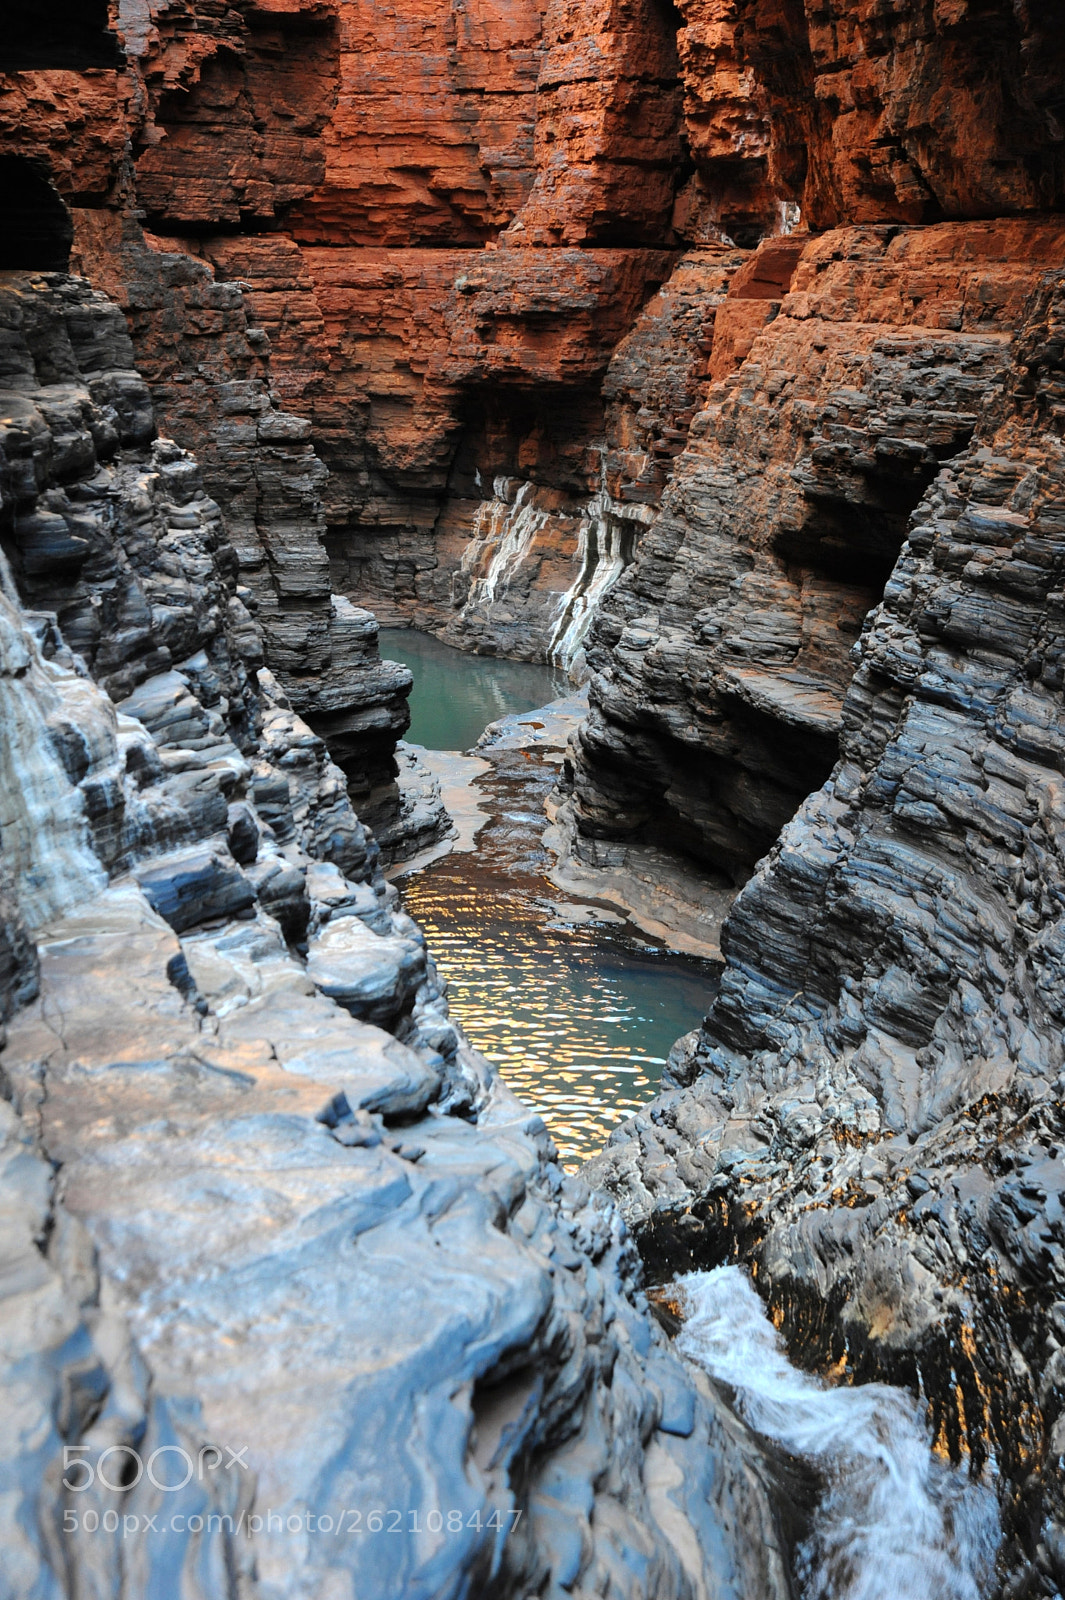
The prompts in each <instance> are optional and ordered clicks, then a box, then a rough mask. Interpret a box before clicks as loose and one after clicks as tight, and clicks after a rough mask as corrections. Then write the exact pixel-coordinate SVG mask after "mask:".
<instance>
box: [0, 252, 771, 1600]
mask: <svg viewBox="0 0 1065 1600" xmlns="http://www.w3.org/2000/svg"><path fill="white" fill-rule="evenodd" d="M0 330H2V339H0V517H2V519H3V520H2V526H3V533H4V543H5V545H8V546H9V547H10V549H11V559H10V562H9V560H8V558H7V557H6V556H5V557H3V558H2V559H0V726H2V728H3V738H2V740H0V780H2V781H0V861H2V864H3V867H2V874H0V917H2V921H0V1027H3V1026H6V1032H5V1033H4V1034H3V1035H0V1042H2V1043H3V1044H4V1049H3V1055H2V1064H0V1085H2V1088H3V1097H2V1098H0V1219H2V1223H3V1228H4V1251H5V1273H4V1277H3V1284H2V1289H0V1333H2V1337H0V1378H2V1383H0V1412H2V1415H3V1419H4V1427H3V1437H4V1442H5V1448H4V1460H3V1462H2V1464H0V1476H2V1483H3V1496H2V1508H0V1521H2V1526H3V1549H4V1568H3V1583H4V1592H5V1593H6V1594H11V1595H13V1596H25V1597H27V1600H29V1597H31V1596H36V1597H40V1596H60V1595H69V1594H81V1593H85V1592H89V1591H90V1590H91V1592H92V1593H94V1594H98V1595H111V1596H115V1597H116V1600H117V1597H119V1596H123V1595H131V1594H136V1595H152V1596H155V1595H158V1594H160V1593H164V1592H178V1591H179V1590H180V1592H181V1593H183V1594H189V1595H193V1596H203V1597H204V1600H207V1597H211V1600H216V1597H217V1596H219V1595H232V1596H250V1595H253V1594H256V1593H263V1594H270V1595H293V1596H295V1595H297V1594H298V1595H301V1596H312V1595H313V1596H321V1597H323V1600H324V1597H326V1596H336V1595H339V1594H349V1595H356V1594H367V1593H373V1594H381V1595H385V1594H398V1593H400V1592H402V1593H404V1594H406V1595H411V1596H424V1597H425V1600H433V1597H437V1596H443V1595H455V1594H462V1593H472V1592H477V1593H483V1594H488V1593H495V1594H499V1595H509V1594H516V1593H525V1592H537V1591H539V1592H543V1593H555V1594H561V1593H563V1592H566V1593H571V1594H586V1595H589V1596H592V1595H597V1594H602V1593H604V1592H606V1589H607V1588H608V1587H609V1588H610V1590H611V1591H612V1592H614V1593H617V1594H622V1595H627V1596H631V1597H632V1600H652V1596H653V1597H655V1600H659V1597H662V1596H673V1597H676V1600H694V1597H696V1596H699V1595H703V1594H706V1593H707V1592H708V1586H712V1591H713V1593H715V1594H723V1595H724V1594H727V1595H734V1596H736V1600H741V1597H742V1596H743V1595H745V1594H747V1593H751V1592H758V1593H759V1594H768V1595H772V1596H779V1597H780V1600H786V1596H787V1595H788V1593H789V1580H788V1576H787V1570H788V1565H787V1555H786V1548H785V1547H786V1540H787V1532H786V1529H785V1528H784V1526H783V1524H782V1523H781V1521H780V1518H779V1516H778V1512H777V1509H776V1507H775V1504H774V1497H773V1494H772V1470H771V1469H770V1468H769V1467H768V1466H767V1464H766V1463H765V1462H764V1461H763V1460H762V1458H761V1455H760V1452H759V1451H758V1450H757V1448H756V1445H755V1442H754V1440H753V1438H752V1437H751V1436H750V1435H749V1434H748V1433H747V1431H746V1430H745V1429H744V1428H743V1426H742V1425H741V1424H740V1423H739V1422H738V1420H737V1419H736V1418H735V1417H734V1416H733V1415H732V1414H731V1412H729V1411H728V1410H727V1408H726V1407H725V1406H724V1405H723V1403H722V1402H721V1400H720V1399H719V1398H718V1396H717V1395H716V1393H715V1392H714V1391H713V1390H712V1388H711V1387H710V1386H709V1384H708V1383H706V1382H705V1381H700V1380H699V1379H697V1378H695V1377H693V1376H692V1374H690V1373H689V1372H688V1371H687V1369H686V1368H685V1366H684V1365H683V1363H682V1362H681V1360H680V1359H679V1357H678V1356H677V1355H676V1354H675V1353H674V1351H673V1350H672V1347H671V1346H670V1344H669V1342H668V1340H667V1339H666V1337H665V1335H664V1334H663V1333H662V1331H661V1330H660V1329H659V1328H658V1326H657V1324H656V1323H655V1321H654V1320H653V1318H652V1317H651V1316H650V1313H649V1310H648V1306H647V1302H646V1300H645V1298H644V1296H643V1294H642V1292H641V1290H640V1287H639V1265H638V1259H637V1257H636V1255H635V1252H634V1250H633V1248H632V1245H631V1242H630V1240H629V1239H628V1236H627V1235H626V1233H625V1231H624V1228H623V1227H622V1225H621V1223H620V1219H619V1217H618V1214H617V1212H616V1210H615V1209H614V1207H613V1206H612V1205H611V1204H610V1203H609V1202H607V1201H605V1200H604V1199H603V1198H602V1196H595V1195H592V1194H591V1193H590V1191H589V1190H588V1189H587V1187H586V1186H584V1185H582V1184H580V1183H579V1182H577V1181H576V1180H574V1179H572V1178H569V1177H566V1176H565V1175H564V1174H563V1173H562V1172H561V1171H560V1169H559V1168H558V1166H557V1164H556V1159H555V1152H554V1148H553V1146H552V1144H551V1142H550V1140H549V1138H548V1136H547V1133H546V1130H545V1128H544V1125H543V1123H542V1122H541V1121H540V1119H539V1118H538V1117H536V1116H533V1115H530V1114H529V1112H528V1111H527V1110H526V1109H525V1108H524V1107H522V1106H520V1105H519V1104H518V1102H517V1101H515V1100H514V1098H513V1097H512V1096H511V1095H510V1094H509V1092H508V1091H507V1089H506V1088H505V1086H504V1085H503V1084H502V1083H501V1081H500V1080H499V1079H498V1078H497V1077H496V1076H495V1075H494V1073H493V1071H492V1069H491V1068H490V1067H489V1065H488V1063H487V1062H485V1061H484V1060H483V1059H481V1058H480V1057H478V1056H477V1055H476V1053H475V1052H474V1051H473V1050H471V1048H470V1047H469V1045H468V1044H467V1043H466V1042H465V1040H464V1039H463V1038H462V1036H461V1034H460V1033H459V1031H458V1030H457V1029H456V1027H455V1026H454V1025H453V1024H452V1023H451V1022H450V1021H449V1019H448V1016H447V1007H446V1000H445V997H444V990H443V985H442V984H441V982H440V980H439V978H438V976H437V974H436V970H435V966H434V963H433V960H432V957H431V955H430V954H429V953H428V952H427V951H426V948H425V940H424V937H423V935H422V934H421V932H420V930H419V929H418V928H417V927H416V925H415V924H414V923H413V922H412V921H411V919H410V918H409V917H408V916H406V915H405V914H404V913H403V912H402V911H401V910H400V909H399V906H398V898H397V895H396V892H395V890H394V889H393V888H391V887H390V886H389V885H387V884H386V883H385V881H384V879H383V877H382V875H381V872H380V867H379V860H378V849H377V846H376V844H375V843H374V842H373V840H372V838H371V836H370V835H369V834H368V833H367V831H366V830H365V829H364V828H363V826H362V824H361V823H360V822H359V821H358V819H357V818H356V816H355V813H354V811H353V810H352V807H351V803H350V800H349V798H348V793H347V784H346V781H345V777H344V774H343V773H342V772H341V771H340V770H339V768H338V767H337V766H336V765H335V764H334V763H333V762H332V761H331V760H330V758H329V756H328V753H327V751H326V748H325V746H324V744H323V742H322V740H321V739H320V738H318V736H317V735H316V734H315V733H314V732H313V731H312V729H311V728H310V726H309V725H308V724H307V723H306V722H305V721H304V720H303V719H302V718H301V717H300V716H299V715H298V714H297V713H296V711H295V710H294V709H293V707H292V705H291V703H290V702H289V700H288V699H287V698H286V697H285V695H284V693H283V692H282V690H281V687H280V685H279V682H278V679H277V678H276V677H275V676H274V674H273V673H272V672H270V670H269V669H268V668H266V667H264V666H262V665H261V663H262V657H263V648H264V639H263V636H262V634H261V633H260V631H259V628H258V626H257V624H256V623H255V621H254V619H253V617H252V616H251V614H250V613H249V611H248V609H247V607H246V606H245V605H244V603H243V601H242V600H241V598H240V587H241V586H240V582H239V579H240V576H241V574H240V571H239V569H238V563H237V560H236V557H235V554H234V550H233V547H232V545H231V544H230V543H229V542H228V541H227V540H226V539H225V537H224V534H223V516H222V512H221V509H220V507H219V505H218V503H217V502H216V501H214V500H213V499H212V498H211V497H210V496H209V495H208V494H207V492H206V490H205V488H204V480H203V475H202V473H201V469H200V467H199V464H198V462H197V461H196V459H195V458H194V457H192V456H191V455H190V454H189V453H188V452H186V451H184V450H182V449H181V448H180V447H179V446H177V445H176V444H175V443H173V442H172V441H170V440H168V439H165V438H159V437H158V436H157V433H156V427H155V418H154V414H153V409H152V405H151V400H150V397H149V394H148V389H147V386H146V384H145V382H144V380H143V379H142V377H141V376H140V375H139V373H138V372H137V370H136V368H135V365H134V361H133V348H132V345H131V343H130V339H129V335H128V333H127V330H126V325H125V321H124V319H123V317H122V315H121V312H120V311H119V310H118V308H117V307H116V306H115V305H114V304H112V303H111V302H110V301H108V300H107V299H106V298H105V297H104V296H103V295H102V294H100V293H99V292H97V291H94V290H92V289H90V288H89V287H88V285H87V284H86V283H85V282H84V281H83V280H81V279H77V278H71V277H68V276H66V275H63V274H58V273H50V274H37V273H25V274H22V273H7V274H4V276H3V278H2V279H0ZM343 614H344V613H343V612H342V615H343ZM371 620H372V619H369V618H366V617H365V616H364V615H363V614H362V613H359V612H356V611H355V609H354V608H349V615H348V621H349V623H350V626H351V628H352V629H353V630H354V629H356V628H358V629H360V630H361V632H362V635H363V637H365V638H367V639H369V637H370V634H369V631H368V630H369V628H370V623H371ZM386 1519H390V1521H391V1523H392V1526H391V1528H390V1533H391V1535H392V1536H391V1537H389V1538H376V1537H372V1535H373V1534H374V1533H375V1532H376V1531H378V1524H379V1525H380V1527H381V1529H382V1530H383V1527H384V1526H385V1525H386ZM397 1519H398V1521H397ZM752 1526H755V1527H758V1528H759V1530H760V1537H759V1540H758V1542H757V1544H756V1546H755V1547H753V1548H749V1547H748V1545H747V1535H746V1530H749V1529H750V1528H751V1527H752ZM739 1528H742V1529H744V1530H745V1532H744V1535H743V1537H742V1538H740V1537H737V1536H736V1535H734V1534H733V1533H730V1532H729V1530H730V1529H739ZM397 1531H398V1536H397Z"/></svg>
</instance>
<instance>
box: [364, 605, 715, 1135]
mask: <svg viewBox="0 0 1065 1600" xmlns="http://www.w3.org/2000/svg"><path fill="white" fill-rule="evenodd" d="M381 654H382V656H386V657H388V658H389V659H391V660H393V661H404V662H406V663H407V665H408V666H409V667H410V668H411V671H412V672H413V674H414V690H413V693H412V695H411V702H410V703H411V716H412V721H411V727H410V731H409V732H408V734H407V739H408V740H409V741H410V742H411V743H413V744H418V745H422V746H424V747H425V748H426V749H428V750H467V749H469V748H470V747H471V746H473V745H474V744H475V743H476V741H477V739H478V737H479V736H480V734H481V733H482V732H483V730H484V728H485V726H486V724H488V723H490V722H493V721H495V720H497V719H499V718H501V717H503V716H506V715H507V714H514V713H519V714H521V713H527V712H530V711H533V710H535V709H536V708H538V707H540V706H543V705H544V704H545V703H547V702H549V701H551V700H553V699H554V698H555V697H557V696H558V695H564V694H567V693H572V686H571V685H569V684H568V683H567V682H566V681H565V679H564V678H562V677H561V676H560V675H559V674H557V673H555V672H554V671H553V670H552V669H550V668H548V667H544V666H537V665H532V664H528V663H524V662H518V661H502V660H499V659H496V658H493V657H487V656H472V655H467V654H465V653H464V652H462V651H459V650H453V649H451V648H449V647H448V646H447V645H444V644H441V643H440V642H439V641H438V640H436V639H434V638H432V637H431V636H429V635H426V634H420V633H416V632H414V631H412V630H407V629H382V630H381ZM559 759H560V758H559V755H558V753H557V752H554V753H552V752H546V753H544V754H543V755H541V754H540V752H538V751H535V750H533V751H529V750H510V751H506V752H503V753H500V754H498V755H496V756H495V758H494V760H493V764H492V767H491V769H490V770H489V771H487V772H484V773H482V774H481V775H480V776H479V777H478V778H477V779H476V780H475V789H476V791H477V803H478V806H479V808H480V810H482V811H483V812H484V813H485V814H486V818H487V820H486V822H485V825H484V827H483V828H482V829H481V831H480V832H479V833H478V835H477V840H476V847H475V848H474V849H473V850H465V851H456V852H454V853H452V854H450V855H448V856H446V857H444V858H443V859H442V860H438V861H436V862H434V863H432V864H431V865H429V866H428V867H426V868H424V869H423V870H421V871H415V872H411V873H408V874H406V875H405V876H403V877H400V878H399V879H397V884H398V887H399V888H400V889H401V891H402V893H403V897H404V900H405V902H406V904H407V907H408V909H409V910H410V913H411V915H412V916H413V917H415V918H416V920H417V921H418V922H419V923H420V924H421V926H422V927H423V928H424V929H425V933H426V936H427V938H428V940H429V946H430V948H431V950H432V951H433V954H434V956H435V958H436V961H437V964H438V966H439V967H440V970H441V972H442V974H443V976H444V977H445V978H446V979H447V980H448V989H449V1000H450V1006H451V1013H452V1015H453V1016H454V1017H455V1018H456V1020H457V1021H459V1022H460V1023H461V1024H462V1026H463V1028H464V1029H465V1031H466V1033H467V1035H468V1036H469V1038H470V1039H471V1041H472V1042H473V1043H474V1044H475V1045H476V1046H477V1048H478V1049H479V1050H481V1051H483V1053H484V1054H485V1055H486V1056H487V1057H488V1059H489V1060H490V1061H492V1062H493V1063H494V1064H495V1065H496V1066H497V1067H498V1068H499V1069H500V1071H501V1072H502V1074H503V1076H504V1077H505V1079H506V1081H507V1082H508V1084H509V1085H510V1087H511V1088H512V1089H513V1090H514V1092H515V1093H516V1094H517V1095H519V1096H520V1097H521V1099H522V1100H524V1101H525V1102H526V1104H528V1105H530V1106H533V1107H535V1109H536V1110H537V1111H539V1112H540V1113H541V1115H542V1116H543V1118H544V1120H545V1122H546V1123H547V1125H548V1127H549V1128H550V1130H551V1133H552V1135H553V1136H554V1139H555V1142H556V1144H557V1145H558V1147H559V1153H560V1155H561V1157H562V1160H563V1162H564V1164H565V1165H567V1166H569V1167H573V1166H576V1165H577V1164H579V1162H581V1161H583V1160H585V1159H587V1157H588V1156H590V1155H592V1154H594V1153H595V1151H596V1150H598V1149H599V1148H601V1146H602V1144H603V1143H604V1141H605V1139H606V1138H607V1136H608V1134H609V1133H610V1131H611V1129H613V1128H614V1127H616V1126H617V1124H618V1122H620V1121H621V1120H622V1119H623V1118H624V1117H626V1116H629V1115H631V1114H632V1112H633V1111H635V1110H637V1109H638V1108H639V1107H640V1106H642V1105H644V1104H646V1102H647V1101H648V1100H649V1099H650V1098H651V1097H652V1095H653V1094H654V1093H655V1088H656V1085H657V1083H658V1081H659V1078H660V1076H661V1072H662V1067H663V1066H664V1064H665V1059H666V1056H667V1055H668V1053H669V1049H670V1047H671V1045H672V1044H673V1043H674V1041H675V1040H676V1039H677V1038H679V1036H680V1035H681V1034H683V1033H687V1032H688V1030H689V1029H691V1028H694V1027H697V1026H698V1024H699V1022H700V1020H701V1018H702V1016H703V1013H704V1012H705V1010H706V1007H707V1004H708V999H709V994H710V991H711V986H712V983H713V969H712V967H711V966H710V965H709V964H708V963H705V962H701V961H698V960H694V959H692V958H690V957H687V956H681V955H677V954H674V953H672V952H670V951H668V950H666V949H665V948H664V947H663V946H662V945H660V944H657V943H656V942H655V941H653V940H651V939H649V938H647V937H646V936H645V935H643V934H641V933H640V932H639V931H638V930H637V929H635V928H634V927H632V926H631V925H629V924H627V923H625V922H623V921H622V920H621V919H619V918H617V917H616V916H612V915H611V913H610V912H608V911H604V910H603V909H602V908H598V907H595V906H589V905H588V904H586V903H576V902H573V901H572V900H570V899H569V898H568V897H567V896H565V895H563V894H562V893H561V891H560V890H558V889H557V888H555V887H554V885H553V884H551V882H550V881H549V880H548V878H547V876H546V874H547V872H548V871H549V869H550V866H551V860H552V858H551V856H550V854H549V852H548V851H547V849H546V848H545V846H544V843H543V839H542V835H543V832H544V827H545V822H546V818H545V815H544V800H545V798H546V796H547V794H548V793H549V792H550V790H551V788H552V787H553V786H554V783H555V779H556V777H557V774H558V761H559Z"/></svg>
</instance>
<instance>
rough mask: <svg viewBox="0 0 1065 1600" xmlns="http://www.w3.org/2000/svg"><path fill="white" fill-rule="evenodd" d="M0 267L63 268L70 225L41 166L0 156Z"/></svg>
mask: <svg viewBox="0 0 1065 1600" xmlns="http://www.w3.org/2000/svg"><path fill="white" fill-rule="evenodd" d="M0 213H2V214H3V217H4V222H5V226H4V228H3V230H2V232H0V271H4V272H13V271H14V272H18V271H22V272H66V270H67V268H68V266H69V264H70V247H71V245H72V243H73V241H74V225H73V223H72V221H71V218H70V212H69V211H68V210H67V208H66V206H65V205H64V204H63V202H62V200H61V199H60V198H59V195H58V194H57V193H56V191H55V189H54V188H53V187H52V185H51V184H50V183H49V181H48V178H47V175H46V173H45V171H44V168H43V167H42V166H39V165H37V164H36V163H34V162H32V161H27V160H25V159H24V158H23V157H22V156H6V155H4V156H0Z"/></svg>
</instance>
